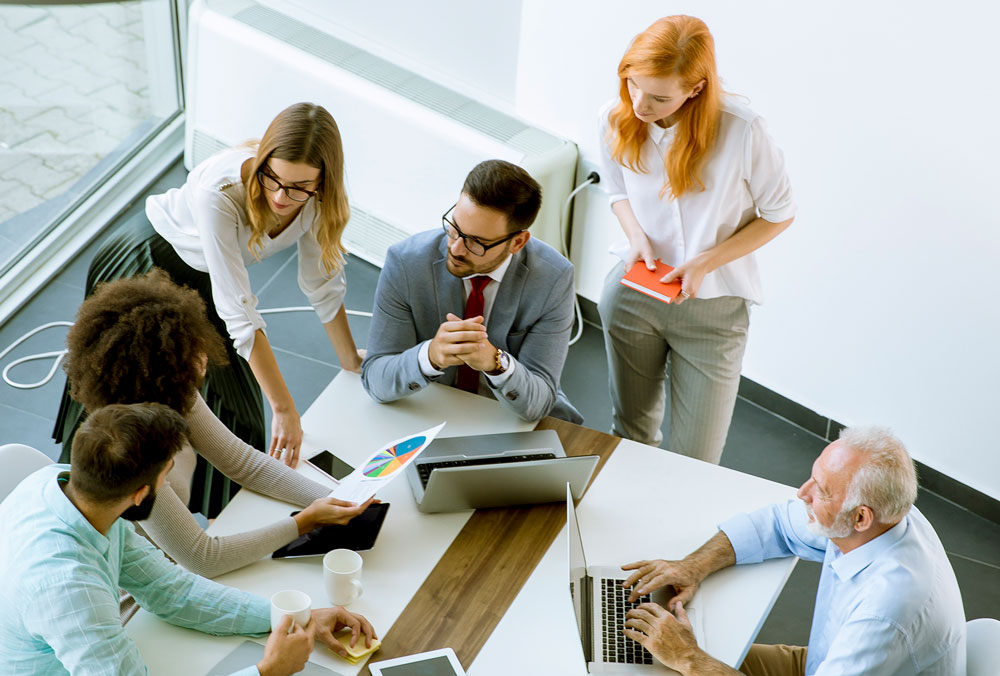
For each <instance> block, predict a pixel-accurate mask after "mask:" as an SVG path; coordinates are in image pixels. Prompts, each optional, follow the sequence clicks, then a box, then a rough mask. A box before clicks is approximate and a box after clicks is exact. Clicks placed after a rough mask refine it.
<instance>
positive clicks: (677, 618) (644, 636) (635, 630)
mask: <svg viewBox="0 0 1000 676" xmlns="http://www.w3.org/2000/svg"><path fill="white" fill-rule="evenodd" d="M670 608H671V610H667V609H666V608H664V607H663V606H661V605H659V604H657V603H643V604H642V605H640V606H637V607H636V608H633V609H632V610H630V611H628V613H627V614H626V615H625V630H624V631H625V636H627V637H628V638H630V639H632V640H633V641H637V642H638V643H640V644H641V645H642V647H643V648H645V649H646V650H648V651H649V652H650V653H651V654H652V655H653V657H655V658H656V659H657V660H659V661H660V662H661V663H662V664H664V665H665V666H668V667H670V668H671V669H675V670H677V671H680V672H682V673H683V672H684V671H685V668H684V666H683V665H686V664H689V663H690V662H691V661H692V660H693V659H694V658H695V657H696V656H697V655H698V654H699V653H700V651H699V649H698V642H697V641H696V640H695V637H694V630H693V629H692V627H691V622H690V621H689V620H688V616H687V613H686V612H685V611H684V606H683V604H681V603H680V602H679V601H676V602H673V603H672V604H671V606H670ZM671 611H673V612H671Z"/></svg>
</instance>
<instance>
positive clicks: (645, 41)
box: [606, 15, 721, 198]
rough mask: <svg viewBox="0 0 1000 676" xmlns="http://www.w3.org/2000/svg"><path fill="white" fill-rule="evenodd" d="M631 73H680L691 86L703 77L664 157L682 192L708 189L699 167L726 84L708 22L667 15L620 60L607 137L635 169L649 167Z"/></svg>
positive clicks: (675, 193)
mask: <svg viewBox="0 0 1000 676" xmlns="http://www.w3.org/2000/svg"><path fill="white" fill-rule="evenodd" d="M630 74H636V75H643V76H647V77H670V76H676V77H677V78H679V79H680V83H681V85H682V86H683V87H685V88H687V89H690V88H693V87H694V86H695V85H697V84H698V83H699V82H702V81H704V83H705V84H704V85H703V87H702V90H701V92H700V93H699V94H698V96H696V97H694V98H691V99H688V100H687V101H685V102H684V104H683V105H682V106H681V107H680V109H679V110H678V111H677V113H676V115H677V122H676V125H675V126H676V134H675V136H674V141H673V143H672V144H671V146H670V151H669V152H668V153H667V155H666V157H665V158H664V160H663V165H664V168H665V169H666V171H667V181H668V182H667V184H665V185H664V186H663V189H661V190H660V197H663V196H664V195H665V194H666V193H667V191H668V190H669V192H670V194H671V197H673V198H677V197H680V196H681V195H683V194H684V193H685V192H687V191H688V190H692V189H695V188H697V189H698V190H704V189H705V184H704V183H703V182H702V180H701V178H700V176H699V172H700V170H701V167H702V165H703V164H704V162H705V158H706V156H707V155H708V152H709V150H710V149H711V147H712V145H713V144H714V143H715V136H716V132H717V130H718V121H719V107H720V103H721V90H720V87H719V76H718V74H717V73H716V70H715V40H714V39H712V34H711V33H710V32H709V30H708V26H706V25H705V22H704V21H702V20H701V19H696V18H695V17H693V16H683V15H678V16H668V17H664V18H662V19H659V20H657V21H655V22H654V23H653V25H652V26H650V27H649V28H647V29H646V30H644V31H643V32H642V33H639V34H638V35H637V36H636V37H635V39H634V40H632V44H631V45H629V48H628V49H627V50H626V51H625V55H624V56H623V57H622V60H621V62H620V63H619V64H618V77H619V78H620V80H621V82H620V85H619V88H618V95H619V98H620V99H621V100H620V101H619V102H618V105H617V106H615V108H614V110H612V111H611V115H610V116H609V118H608V122H609V129H608V137H607V139H606V142H607V143H608V146H609V147H610V148H611V156H612V157H614V159H615V161H616V162H618V163H619V164H621V165H622V166H625V167H628V168H629V169H631V170H632V171H637V172H643V173H644V172H646V171H647V169H646V168H645V167H643V166H642V161H641V159H640V157H639V153H640V150H641V148H642V144H643V143H645V141H646V136H647V132H646V124H645V123H644V122H642V121H641V120H639V119H638V118H637V117H636V116H635V112H634V111H633V110H632V99H631V98H630V97H629V93H628V82H627V80H628V78H629V76H630Z"/></svg>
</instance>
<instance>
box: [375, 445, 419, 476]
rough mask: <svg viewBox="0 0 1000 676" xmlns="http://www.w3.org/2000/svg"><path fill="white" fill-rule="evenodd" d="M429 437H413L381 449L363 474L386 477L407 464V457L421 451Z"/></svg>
mask: <svg viewBox="0 0 1000 676" xmlns="http://www.w3.org/2000/svg"><path fill="white" fill-rule="evenodd" d="M426 441H427V437H424V436H418V437H411V438H409V439H407V440H406V441H401V442H399V443H398V444H396V445H395V446H390V447H389V448H387V449H385V450H384V451H379V452H378V453H376V454H375V455H373V456H372V457H371V459H370V460H369V461H368V464H367V465H365V469H364V472H363V474H364V475H365V476H372V477H375V476H377V477H386V476H389V475H390V474H392V473H393V472H395V471H396V470H397V469H399V468H400V467H402V466H403V465H405V464H406V461H407V459H408V458H409V457H410V456H411V455H413V454H414V453H416V452H417V451H419V450H420V449H421V448H422V447H423V445H424V443H425V442H426Z"/></svg>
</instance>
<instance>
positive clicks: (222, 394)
mask: <svg viewBox="0 0 1000 676" xmlns="http://www.w3.org/2000/svg"><path fill="white" fill-rule="evenodd" d="M153 268H160V269H162V270H164V271H165V272H166V273H167V274H168V275H170V278H171V280H173V281H174V283H176V284H178V285H180V286H187V287H190V288H192V289H194V290H195V291H197V292H198V293H199V295H201V297H202V298H203V299H204V300H205V306H206V309H207V311H208V319H209V321H211V322H212V324H213V326H215V328H216V330H217V331H218V332H219V335H221V336H222V338H223V343H224V344H225V346H226V354H227V356H228V357H229V363H228V364H227V365H225V366H210V367H209V370H208V373H207V374H206V377H205V384H204V386H203V387H202V396H204V398H205V402H206V403H207V404H208V407H209V408H210V409H211V410H212V412H213V413H214V414H215V415H216V417H218V418H219V420H221V421H222V423H223V424H224V425H225V426H226V427H228V428H229V429H230V430H231V431H232V432H233V433H234V434H235V435H236V436H238V437H239V438H240V439H242V440H243V441H245V442H247V443H248V444H250V445H251V446H253V447H254V448H257V449H263V448H265V446H264V443H265V439H266V436H265V429H264V403H263V398H262V397H261V392H260V385H258V384H257V379H256V378H255V377H254V375H253V372H252V371H251V370H250V364H249V363H247V361H246V360H245V359H243V357H241V356H239V355H238V354H237V353H236V349H235V348H234V347H233V341H232V340H231V339H230V338H229V335H228V333H227V331H226V325H225V322H223V321H222V319H221V318H220V317H219V314H218V312H216V309H215V302H214V301H213V300H212V285H211V280H210V279H209V276H208V273H205V272H201V271H199V270H195V269H194V268H192V267H191V266H189V265H188V264H187V263H185V262H184V261H183V260H182V259H181V258H180V256H178V255H177V252H175V251H174V248H173V247H172V246H171V245H170V243H169V242H167V241H166V240H165V239H163V237H161V236H160V235H159V233H157V232H156V230H154V229H153V226H152V225H151V224H150V223H149V219H147V218H146V214H145V213H143V212H140V213H138V214H136V215H135V216H134V217H133V218H131V219H129V220H128V221H126V222H125V223H123V224H122V225H121V226H120V227H119V228H118V229H117V230H115V232H114V233H112V234H111V236H110V237H109V238H108V240H107V241H106V242H105V243H104V245H103V246H101V248H100V250H99V251H98V252H97V255H96V256H94V260H93V261H92V262H91V264H90V268H89V269H88V271H87V291H86V293H87V296H90V294H92V293H93V292H94V289H96V288H97V285H98V284H101V283H103V282H110V281H114V280H116V279H123V278H125V277H135V276H138V275H143V274H146V273H147V272H149V271H150V270H152V269H153ZM85 417H86V415H85V413H84V411H83V406H81V405H80V404H79V403H78V402H76V401H75V400H73V399H72V398H71V397H70V396H69V384H68V383H67V385H66V387H65V388H64V389H63V396H62V402H61V403H60V405H59V414H58V416H57V417H56V425H55V429H54V430H53V432H52V436H53V438H54V439H55V440H56V442H59V443H62V445H63V450H62V454H61V455H60V456H59V461H60V462H70V457H71V455H72V444H73V435H74V434H75V433H76V429H77V428H78V427H79V426H80V423H82V422H83V420H84V418H85ZM238 488H239V487H238V486H237V485H236V484H230V482H229V479H227V478H226V477H224V476H222V474H221V473H220V472H215V471H214V468H213V467H212V466H211V465H209V464H208V463H206V462H205V460H204V459H203V458H202V457H201V456H200V455H199V456H198V467H197V469H196V470H195V475H194V480H193V481H192V485H191V501H190V502H189V503H188V506H189V507H190V508H191V509H192V510H193V511H201V512H202V513H204V514H205V515H206V516H208V517H209V518H211V517H214V516H215V515H216V514H217V513H218V512H219V510H221V509H222V507H224V506H225V505H226V503H228V502H229V498H230V496H231V495H232V493H234V492H235V490H238Z"/></svg>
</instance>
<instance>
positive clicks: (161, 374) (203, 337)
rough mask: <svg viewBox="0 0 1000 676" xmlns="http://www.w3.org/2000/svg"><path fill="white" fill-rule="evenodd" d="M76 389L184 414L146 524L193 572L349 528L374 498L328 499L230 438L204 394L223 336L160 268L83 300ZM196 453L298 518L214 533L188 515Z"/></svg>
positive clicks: (210, 572)
mask: <svg viewBox="0 0 1000 676" xmlns="http://www.w3.org/2000/svg"><path fill="white" fill-rule="evenodd" d="M66 341H67V345H68V347H69V354H68V355H67V360H66V365H65V368H66V374H67V380H68V383H69V386H70V392H71V393H72V395H73V397H74V398H75V399H76V400H78V401H79V402H80V403H81V404H82V405H83V407H84V408H85V409H86V411H87V412H88V413H89V412H93V411H96V410H97V409H99V408H101V407H102V406H107V405H109V404H135V403H143V402H153V403H158V404H165V405H167V406H169V407H170V408H172V409H174V410H175V411H177V412H178V413H180V414H181V415H183V416H184V418H185V419H186V420H187V423H188V427H189V428H190V438H189V441H190V443H189V444H188V445H186V446H185V447H184V448H183V449H182V450H181V451H180V452H179V453H177V455H175V456H174V462H175V464H174V467H173V469H172V470H171V471H170V473H169V474H168V475H167V483H166V484H164V486H163V488H162V489H160V490H159V491H158V493H157V498H156V502H155V503H154V505H153V511H152V513H151V514H150V516H149V518H148V519H146V520H145V521H142V522H140V526H141V527H142V529H143V531H144V532H145V534H146V535H147V536H148V537H149V539H150V540H152V541H153V543H154V544H156V545H157V546H158V547H159V548H160V549H162V550H163V551H165V552H166V553H167V554H168V555H169V556H170V557H171V558H172V559H174V560H175V561H177V562H178V563H179V564H181V565H182V566H184V567H185V568H187V569H188V570H190V571H192V572H194V573H197V574H199V575H202V576H204V577H215V576H217V575H221V574H223V573H227V572H229V571H231V570H235V569H237V568H241V567H243V566H245V565H247V564H249V563H253V562H254V561H257V560H259V559H260V558H261V557H263V556H267V555H268V554H270V553H271V552H273V551H274V550H275V549H278V548H279V547H282V546H284V545H286V544H288V543H289V542H291V541H292V540H294V539H295V538H297V537H298V536H299V535H302V534H304V533H308V532H309V531H311V530H312V529H313V528H315V527H317V526H318V525H321V524H334V523H338V524H343V523H347V522H348V521H350V520H351V519H352V518H354V517H355V516H357V515H358V514H360V513H361V512H363V511H364V510H365V509H366V508H367V507H368V505H369V504H371V501H368V502H366V503H364V504H360V505H356V504H354V503H350V502H344V501H342V500H337V499H335V498H327V497H326V496H327V495H328V494H329V492H330V489H329V488H327V487H325V486H323V485H322V484H319V483H316V482H315V481H311V480H310V479H307V478H306V477H304V476H302V475H301V474H299V473H298V472H295V471H294V470H292V469H290V468H288V467H286V466H285V465H284V464H282V463H281V462H279V461H278V460H276V459H274V458H272V457H269V456H267V455H265V454H263V453H259V452H257V451H256V450H254V448H253V447H251V446H249V445H248V444H246V443H244V442H242V441H240V439H238V438H237V437H236V436H234V435H233V433H232V432H230V431H229V430H228V429H226V427H225V425H223V424H222V423H221V422H220V421H219V419H218V418H216V417H215V416H214V415H213V414H212V411H211V410H209V408H208V406H207V405H206V403H205V400H204V399H203V398H202V397H201V395H200V394H199V391H198V390H199V387H200V386H201V383H202V381H203V379H204V375H205V369H206V367H207V366H208V365H209V364H214V365H218V364H222V363H224V362H225V359H226V351H225V349H224V347H223V344H222V339H221V338H220V336H219V334H218V333H217V332H216V330H215V328H214V327H213V326H212V325H211V324H210V323H209V321H208V319H207V317H206V316H205V303H204V301H203V300H202V299H201V297H200V296H199V295H198V293H197V292H196V291H194V290H191V289H182V288H181V287H179V286H177V285H176V284H174V283H173V282H171V281H170V279H169V277H168V276H167V274H166V273H165V272H163V271H162V270H154V271H153V272H151V273H149V274H148V275H145V276H142V277H133V278H127V279H120V280H118V281H114V282H108V283H106V284H101V285H100V286H98V287H97V289H96V291H95V292H94V293H93V294H92V295H91V296H90V298H88V299H87V300H85V301H84V302H83V305H81V306H80V310H79V312H78V313H77V317H76V322H75V323H74V325H73V327H72V328H71V329H70V331H69V335H68V336H67V339H66ZM196 451H197V453H198V454H200V455H201V456H202V457H204V458H205V459H206V460H207V461H208V462H209V463H211V464H212V465H213V466H214V467H215V468H217V469H218V470H220V471H221V472H222V473H223V474H225V475H226V476H228V477H229V478H231V479H233V480H234V481H236V482H238V483H240V484H241V485H243V486H246V487H247V488H250V489H252V490H254V491H256V492H258V493H262V494H264V495H269V496H271V497H274V498H277V499H279V500H284V501H286V502H291V503H294V504H296V505H301V506H303V507H305V508H304V509H303V510H302V511H300V512H299V513H298V514H296V515H295V516H294V517H286V518H284V519H280V520H278V521H276V522H274V523H272V524H268V525H265V526H261V527H260V528H256V529H254V530H250V531H246V532H243V533H234V534H232V535H226V536H222V537H212V536H210V535H208V534H206V533H205V531H204V530H202V529H201V527H200V526H199V525H198V523H197V522H196V521H195V519H194V517H193V516H192V514H191V512H189V511H188V509H187V507H186V505H187V502H188V498H189V496H190V493H191V482H192V476H193V473H194V467H195V452H196Z"/></svg>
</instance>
